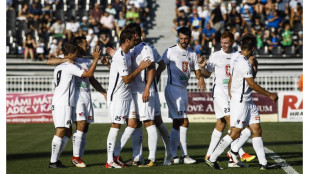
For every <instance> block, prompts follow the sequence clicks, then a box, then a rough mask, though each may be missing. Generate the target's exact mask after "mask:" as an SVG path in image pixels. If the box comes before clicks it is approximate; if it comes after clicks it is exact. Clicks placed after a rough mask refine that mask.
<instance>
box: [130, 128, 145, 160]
mask: <svg viewBox="0 0 309 174" xmlns="http://www.w3.org/2000/svg"><path fill="white" fill-rule="evenodd" d="M132 148H133V158H132V159H133V160H134V161H141V160H142V158H143V129H142V127H140V128H136V129H135V130H134V131H133V133H132Z"/></svg>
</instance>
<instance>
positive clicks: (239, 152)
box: [238, 147, 246, 157]
mask: <svg viewBox="0 0 309 174" xmlns="http://www.w3.org/2000/svg"><path fill="white" fill-rule="evenodd" d="M245 153H246V152H245V151H244V149H243V148H242V147H241V148H240V149H239V151H238V154H239V156H240V157H242V156H243V155H244V154H245Z"/></svg>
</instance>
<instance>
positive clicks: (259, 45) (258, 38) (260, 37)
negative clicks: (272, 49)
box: [256, 29, 264, 49]
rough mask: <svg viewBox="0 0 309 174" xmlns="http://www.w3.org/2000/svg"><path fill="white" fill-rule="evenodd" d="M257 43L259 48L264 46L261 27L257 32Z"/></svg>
mask: <svg viewBox="0 0 309 174" xmlns="http://www.w3.org/2000/svg"><path fill="white" fill-rule="evenodd" d="M256 45H257V49H260V48H262V47H263V46H264V43H263V39H262V30H261V29H259V30H257V33H256Z"/></svg>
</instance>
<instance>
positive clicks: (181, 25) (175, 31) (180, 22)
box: [172, 20, 186, 37]
mask: <svg viewBox="0 0 309 174" xmlns="http://www.w3.org/2000/svg"><path fill="white" fill-rule="evenodd" d="M181 27H186V26H185V21H184V20H180V21H179V26H177V25H175V26H174V27H173V28H172V31H173V32H174V33H175V35H177V30H178V29H179V28H181ZM177 37H178V36H177Z"/></svg>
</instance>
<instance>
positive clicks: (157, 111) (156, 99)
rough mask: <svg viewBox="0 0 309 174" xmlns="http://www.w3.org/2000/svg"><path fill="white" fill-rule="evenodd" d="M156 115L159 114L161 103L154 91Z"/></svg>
mask: <svg viewBox="0 0 309 174" xmlns="http://www.w3.org/2000/svg"><path fill="white" fill-rule="evenodd" d="M156 116H161V103H160V98H159V93H158V92H155V117H156Z"/></svg>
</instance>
